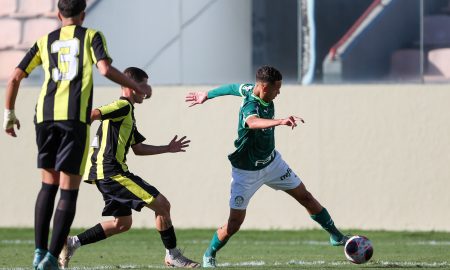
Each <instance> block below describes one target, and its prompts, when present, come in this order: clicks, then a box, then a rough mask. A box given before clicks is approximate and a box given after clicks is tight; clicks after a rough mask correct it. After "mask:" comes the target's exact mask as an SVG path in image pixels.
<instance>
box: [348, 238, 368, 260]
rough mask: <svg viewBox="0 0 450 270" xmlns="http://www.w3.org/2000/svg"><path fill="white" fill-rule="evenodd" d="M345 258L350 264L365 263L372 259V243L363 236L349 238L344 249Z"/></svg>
mask: <svg viewBox="0 0 450 270" xmlns="http://www.w3.org/2000/svg"><path fill="white" fill-rule="evenodd" d="M344 253H345V257H347V259H348V260H349V261H351V262H352V263H356V264H361V263H366V262H368V261H369V260H370V258H372V255H373V246H372V242H371V241H370V240H369V239H368V238H367V237H365V236H362V235H355V236H352V237H350V239H348V241H347V242H346V243H345V247H344Z"/></svg>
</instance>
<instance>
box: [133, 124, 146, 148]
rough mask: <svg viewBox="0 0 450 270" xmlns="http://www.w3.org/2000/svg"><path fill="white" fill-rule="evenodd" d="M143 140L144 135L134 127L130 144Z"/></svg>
mask: <svg viewBox="0 0 450 270" xmlns="http://www.w3.org/2000/svg"><path fill="white" fill-rule="evenodd" d="M143 141H145V137H144V136H143V135H142V134H141V133H139V131H138V130H137V128H135V129H134V133H133V137H132V138H131V145H135V144H138V143H141V142H143Z"/></svg>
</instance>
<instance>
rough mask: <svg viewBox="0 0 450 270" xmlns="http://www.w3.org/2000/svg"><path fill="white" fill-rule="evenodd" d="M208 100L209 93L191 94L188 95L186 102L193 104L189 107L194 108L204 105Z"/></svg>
mask: <svg viewBox="0 0 450 270" xmlns="http://www.w3.org/2000/svg"><path fill="white" fill-rule="evenodd" d="M207 99H208V93H207V92H190V93H189V94H187V96H186V99H185V101H186V102H191V104H190V105H189V107H192V106H194V105H197V104H203V103H204V102H205V101H206V100H207Z"/></svg>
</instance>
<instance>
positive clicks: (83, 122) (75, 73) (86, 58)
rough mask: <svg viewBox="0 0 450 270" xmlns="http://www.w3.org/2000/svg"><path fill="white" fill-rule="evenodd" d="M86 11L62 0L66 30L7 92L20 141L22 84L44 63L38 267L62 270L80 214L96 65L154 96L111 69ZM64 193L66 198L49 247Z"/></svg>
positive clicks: (7, 125)
mask: <svg viewBox="0 0 450 270" xmlns="http://www.w3.org/2000/svg"><path fill="white" fill-rule="evenodd" d="M85 8H86V1H85V0H59V1H58V10H59V12H58V18H59V19H60V20H61V22H62V27H61V28H60V29H57V30H55V31H53V32H51V33H49V34H48V35H45V36H43V37H42V38H40V39H38V40H37V41H36V43H35V44H34V45H33V46H32V47H31V48H30V50H29V51H28V52H27V53H26V55H25V57H24V58H23V59H22V61H21V62H20V64H19V65H18V66H17V67H16V68H15V70H14V72H13V73H12V75H11V77H10V79H9V81H8V84H7V89H6V99H5V103H6V104H5V112H4V123H3V128H4V129H5V131H6V133H7V134H8V135H10V136H13V137H16V136H17V135H16V132H15V130H14V125H16V126H17V128H20V123H19V120H18V119H17V117H16V116H15V111H14V109H15V103H16V97H17V93H18V90H19V86H20V83H21V81H22V79H23V78H25V77H27V76H28V74H30V73H31V72H32V71H33V69H34V68H36V67H37V66H39V65H42V68H43V69H44V73H45V79H44V83H43V85H42V89H41V92H40V95H39V99H38V101H37V105H36V113H35V117H34V122H35V126H36V142H37V146H38V168H40V169H41V171H42V187H41V189H40V191H39V194H38V197H37V200H36V206H35V245H36V249H35V256H34V260H33V267H34V268H35V269H36V268H37V269H58V266H57V257H58V255H59V253H60V251H61V249H62V247H63V245H64V241H65V239H66V238H67V235H68V233H69V231H70V226H71V224H72V221H73V218H74V216H75V209H76V200H77V196H78V189H79V185H80V182H81V175H82V174H83V172H84V167H85V164H86V157H87V150H88V142H87V141H88V140H89V125H90V112H91V109H92V96H93V78H92V66H93V65H94V64H95V65H96V66H97V68H98V70H99V71H100V73H101V74H102V75H104V76H106V77H107V78H109V79H110V80H112V81H114V82H116V83H118V84H120V85H124V86H126V87H130V88H132V89H135V90H136V91H138V92H140V93H143V94H150V92H151V87H150V86H149V85H145V84H142V85H138V84H136V83H135V82H134V81H132V80H130V79H129V78H128V77H126V76H125V75H124V74H123V73H122V72H120V71H118V70H117V69H116V68H114V67H113V66H112V65H111V61H112V60H111V58H110V56H109V54H108V50H107V47H106V41H105V38H104V36H103V34H102V33H101V32H99V31H97V30H94V29H90V28H84V27H82V26H81V25H82V23H83V20H84V18H85V12H84V10H85ZM58 189H60V191H61V194H60V199H59V201H58V202H57V204H56V211H55V214H54V217H53V233H52V238H51V241H50V245H49V246H48V236H49V227H50V220H51V218H52V212H53V207H54V204H55V195H56V193H57V191H58Z"/></svg>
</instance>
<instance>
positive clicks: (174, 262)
mask: <svg viewBox="0 0 450 270" xmlns="http://www.w3.org/2000/svg"><path fill="white" fill-rule="evenodd" d="M164 262H165V263H166V265H167V266H169V267H182V268H197V267H200V264H199V263H198V262H194V261H193V260H191V259H188V258H186V257H184V255H183V254H182V253H181V251H180V250H179V249H178V248H174V249H172V250H170V252H167V253H166V258H165V259H164Z"/></svg>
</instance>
